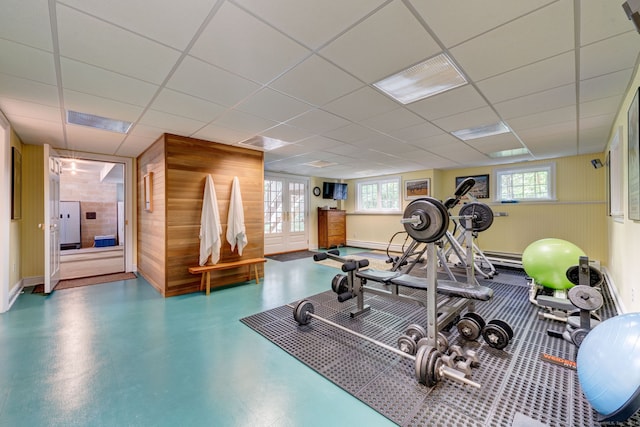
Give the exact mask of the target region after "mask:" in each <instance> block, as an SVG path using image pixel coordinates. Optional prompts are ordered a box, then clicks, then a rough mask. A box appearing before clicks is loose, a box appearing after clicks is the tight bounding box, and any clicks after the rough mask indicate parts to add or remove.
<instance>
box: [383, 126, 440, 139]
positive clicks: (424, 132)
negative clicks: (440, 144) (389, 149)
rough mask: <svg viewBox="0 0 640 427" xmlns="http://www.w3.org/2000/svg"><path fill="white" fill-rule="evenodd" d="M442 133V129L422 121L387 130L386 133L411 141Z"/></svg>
mask: <svg viewBox="0 0 640 427" xmlns="http://www.w3.org/2000/svg"><path fill="white" fill-rule="evenodd" d="M440 133H442V130H441V129H439V128H437V127H435V126H434V125H432V124H431V123H428V122H422V123H420V124H417V125H414V126H407V127H404V128H402V129H396V130H393V131H389V132H388V134H389V135H391V136H393V137H394V138H397V139H401V140H403V141H413V140H416V139H420V138H426V137H429V136H433V135H438V134H440Z"/></svg>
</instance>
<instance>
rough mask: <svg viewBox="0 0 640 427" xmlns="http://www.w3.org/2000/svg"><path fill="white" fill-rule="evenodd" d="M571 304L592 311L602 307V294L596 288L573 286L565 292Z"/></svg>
mask: <svg viewBox="0 0 640 427" xmlns="http://www.w3.org/2000/svg"><path fill="white" fill-rule="evenodd" d="M567 295H568V296H569V301H571V304H573V305H575V306H576V307H578V308H579V309H581V310H588V311H594V310H597V309H599V308H600V307H602V304H603V302H604V301H603V299H602V294H601V293H600V292H598V290H597V289H595V288H591V287H589V286H585V285H578V286H574V287H573V288H571V289H569V292H568V293H567Z"/></svg>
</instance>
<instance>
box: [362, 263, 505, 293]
mask: <svg viewBox="0 0 640 427" xmlns="http://www.w3.org/2000/svg"><path fill="white" fill-rule="evenodd" d="M356 277H359V278H361V279H365V280H371V281H374V282H380V283H384V284H385V285H396V286H404V287H407V288H413V289H424V290H426V289H427V281H426V280H425V279H423V278H420V277H415V276H411V275H409V274H404V273H400V272H397V271H382V270H374V269H371V268H368V269H366V270H358V271H356ZM437 283H438V285H437V289H436V291H437V292H438V293H439V294H442V295H447V296H450V297H458V298H466V299H475V300H480V301H489V300H490V299H491V297H492V296H493V289H491V288H488V287H486V286H481V285H477V284H472V283H466V282H453V281H451V280H438V281H437Z"/></svg>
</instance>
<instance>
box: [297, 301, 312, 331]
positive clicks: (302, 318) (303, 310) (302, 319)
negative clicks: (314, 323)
mask: <svg viewBox="0 0 640 427" xmlns="http://www.w3.org/2000/svg"><path fill="white" fill-rule="evenodd" d="M309 313H311V314H313V304H312V303H311V301H308V300H302V301H300V302H299V303H298V305H296V308H295V309H294V310H293V318H294V319H295V321H296V322H298V325H307V324H308V323H309V322H310V321H311V316H309Z"/></svg>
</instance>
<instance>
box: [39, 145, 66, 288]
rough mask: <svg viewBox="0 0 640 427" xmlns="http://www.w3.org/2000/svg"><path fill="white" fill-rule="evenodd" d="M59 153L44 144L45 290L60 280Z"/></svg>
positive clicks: (60, 168) (53, 286) (54, 285)
mask: <svg viewBox="0 0 640 427" xmlns="http://www.w3.org/2000/svg"><path fill="white" fill-rule="evenodd" d="M61 170H62V167H61V164H60V159H59V158H58V157H57V153H56V152H55V151H54V150H53V149H52V148H51V147H49V144H44V180H45V181H44V224H43V225H42V228H43V231H44V292H45V293H47V294H49V293H51V292H53V288H55V287H56V285H57V284H58V281H59V280H60V171H61Z"/></svg>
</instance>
